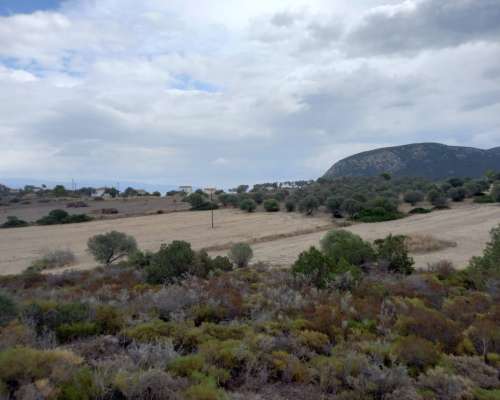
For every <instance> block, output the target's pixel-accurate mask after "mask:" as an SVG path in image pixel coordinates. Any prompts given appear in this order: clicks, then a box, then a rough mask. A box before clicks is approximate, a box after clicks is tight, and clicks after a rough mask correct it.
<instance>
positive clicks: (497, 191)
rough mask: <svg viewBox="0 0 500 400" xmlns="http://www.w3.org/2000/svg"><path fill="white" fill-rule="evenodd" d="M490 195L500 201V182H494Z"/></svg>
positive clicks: (494, 199)
mask: <svg viewBox="0 0 500 400" xmlns="http://www.w3.org/2000/svg"><path fill="white" fill-rule="evenodd" d="M490 196H491V198H492V199H493V201H495V202H497V203H499V202H500V183H498V182H497V183H494V184H493V186H492V187H491V191H490Z"/></svg>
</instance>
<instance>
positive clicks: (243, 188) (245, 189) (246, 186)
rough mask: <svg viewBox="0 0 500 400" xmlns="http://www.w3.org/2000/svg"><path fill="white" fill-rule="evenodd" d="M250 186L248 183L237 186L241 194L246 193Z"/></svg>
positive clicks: (237, 190)
mask: <svg viewBox="0 0 500 400" xmlns="http://www.w3.org/2000/svg"><path fill="white" fill-rule="evenodd" d="M248 188H249V186H248V185H240V186H238V187H237V188H236V193H239V194H242V193H246V192H247V190H248Z"/></svg>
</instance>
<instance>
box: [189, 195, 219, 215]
mask: <svg viewBox="0 0 500 400" xmlns="http://www.w3.org/2000/svg"><path fill="white" fill-rule="evenodd" d="M186 201H187V202H188V203H189V204H191V210H193V211H204V210H214V209H217V204H215V203H214V202H211V201H209V200H208V198H207V196H206V194H205V193H203V192H201V193H200V192H194V193H191V194H190V195H189V196H188V197H187V198H186Z"/></svg>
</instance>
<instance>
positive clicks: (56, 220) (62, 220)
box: [36, 210, 92, 225]
mask: <svg viewBox="0 0 500 400" xmlns="http://www.w3.org/2000/svg"><path fill="white" fill-rule="evenodd" d="M88 221H92V218H91V217H89V216H88V215H86V214H68V213H67V212H66V211H64V210H52V211H51V212H49V214H48V215H46V216H45V217H42V218H40V219H39V220H37V221H36V223H37V225H59V224H76V223H80V222H88Z"/></svg>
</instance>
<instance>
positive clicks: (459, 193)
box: [448, 187, 467, 202]
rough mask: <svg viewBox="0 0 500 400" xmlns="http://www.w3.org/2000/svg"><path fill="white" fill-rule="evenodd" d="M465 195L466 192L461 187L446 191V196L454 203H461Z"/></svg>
mask: <svg viewBox="0 0 500 400" xmlns="http://www.w3.org/2000/svg"><path fill="white" fill-rule="evenodd" d="M466 194H467V192H466V190H465V189H464V188H463V187H453V188H451V189H450V190H448V196H449V197H450V199H452V200H453V201H455V202H459V201H463V200H464V199H465V195H466Z"/></svg>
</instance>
